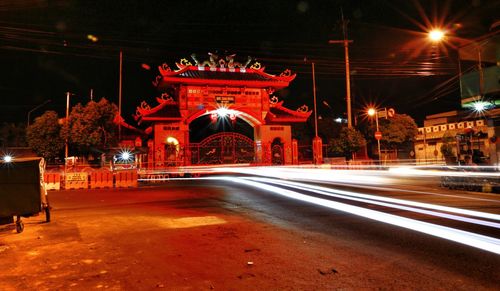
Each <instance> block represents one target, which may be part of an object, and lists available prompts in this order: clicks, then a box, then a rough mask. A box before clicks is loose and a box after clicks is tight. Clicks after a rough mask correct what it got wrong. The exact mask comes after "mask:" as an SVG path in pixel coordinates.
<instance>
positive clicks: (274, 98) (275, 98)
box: [269, 96, 279, 105]
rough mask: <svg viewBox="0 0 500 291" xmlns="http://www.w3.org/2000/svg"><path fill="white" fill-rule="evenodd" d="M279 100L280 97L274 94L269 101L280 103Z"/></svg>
mask: <svg viewBox="0 0 500 291" xmlns="http://www.w3.org/2000/svg"><path fill="white" fill-rule="evenodd" d="M278 101H279V100H278V97H276V96H273V97H272V98H271V99H269V103H270V104H272V105H274V104H276V103H278Z"/></svg>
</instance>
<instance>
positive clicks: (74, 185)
mask: <svg viewBox="0 0 500 291" xmlns="http://www.w3.org/2000/svg"><path fill="white" fill-rule="evenodd" d="M88 187H89V181H88V173H82V172H79V173H66V176H65V184H64V189H87V188H88Z"/></svg>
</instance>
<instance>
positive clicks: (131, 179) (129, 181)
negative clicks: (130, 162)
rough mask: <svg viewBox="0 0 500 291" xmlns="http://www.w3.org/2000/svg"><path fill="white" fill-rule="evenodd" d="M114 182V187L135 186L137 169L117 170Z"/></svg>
mask: <svg viewBox="0 0 500 291" xmlns="http://www.w3.org/2000/svg"><path fill="white" fill-rule="evenodd" d="M115 182H116V183H115V186H116V187H137V171H118V172H116V173H115Z"/></svg>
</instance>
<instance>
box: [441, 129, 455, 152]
mask: <svg viewBox="0 0 500 291" xmlns="http://www.w3.org/2000/svg"><path fill="white" fill-rule="evenodd" d="M442 141H443V143H442V144H441V147H440V148H439V150H440V151H441V154H442V155H443V156H445V157H451V156H455V153H454V152H453V149H454V148H455V145H454V141H455V138H454V137H453V135H452V134H451V133H450V132H449V131H446V132H445V133H444V134H443V138H442Z"/></svg>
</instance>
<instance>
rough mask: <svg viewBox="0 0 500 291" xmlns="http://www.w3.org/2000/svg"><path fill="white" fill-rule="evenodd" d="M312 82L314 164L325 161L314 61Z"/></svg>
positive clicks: (312, 64)
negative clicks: (317, 105) (320, 133)
mask: <svg viewBox="0 0 500 291" xmlns="http://www.w3.org/2000/svg"><path fill="white" fill-rule="evenodd" d="M311 70H312V82H313V84H312V85H313V101H314V138H313V156H314V157H313V159H314V164H315V165H318V164H321V163H322V162H323V141H322V140H321V138H320V137H319V136H318V114H317V110H316V109H317V107H316V75H315V70H314V62H312V63H311Z"/></svg>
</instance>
